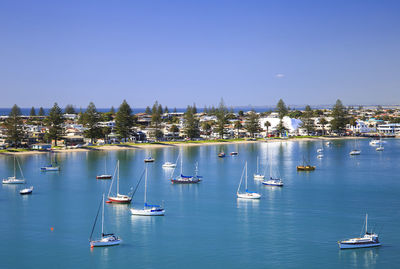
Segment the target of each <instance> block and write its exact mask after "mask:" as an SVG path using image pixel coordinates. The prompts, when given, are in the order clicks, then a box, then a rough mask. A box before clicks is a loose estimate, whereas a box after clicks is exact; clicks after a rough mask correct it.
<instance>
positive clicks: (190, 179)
mask: <svg viewBox="0 0 400 269" xmlns="http://www.w3.org/2000/svg"><path fill="white" fill-rule="evenodd" d="M178 158H179V156H178ZM174 172H175V169H174V170H173V171H172V173H171V177H173V175H174ZM202 178H203V177H202V176H199V175H198V163H196V167H195V170H194V175H193V176H185V175H183V157H182V156H181V173H180V175H179V176H177V177H175V178H171V179H170V181H171V182H172V184H195V183H199V182H200V181H201V180H202Z"/></svg>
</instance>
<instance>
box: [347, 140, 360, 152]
mask: <svg viewBox="0 0 400 269" xmlns="http://www.w3.org/2000/svg"><path fill="white" fill-rule="evenodd" d="M357 148H358V147H357V141H356V140H354V149H353V150H352V151H350V153H349V154H350V155H360V154H361V150H359V149H357Z"/></svg>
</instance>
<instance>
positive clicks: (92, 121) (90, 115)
mask: <svg viewBox="0 0 400 269" xmlns="http://www.w3.org/2000/svg"><path fill="white" fill-rule="evenodd" d="M99 121H100V115H99V113H98V112H97V109H96V106H95V105H94V103H93V102H90V104H89V106H88V107H87V109H86V111H85V113H83V115H82V123H83V125H84V126H85V127H86V128H87V129H86V130H85V136H86V137H88V138H90V142H91V143H92V144H93V143H94V140H95V139H96V138H99V137H101V136H102V133H101V129H100V127H99V126H98V123H99Z"/></svg>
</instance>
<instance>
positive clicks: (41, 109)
mask: <svg viewBox="0 0 400 269" xmlns="http://www.w3.org/2000/svg"><path fill="white" fill-rule="evenodd" d="M44 115H45V113H44V109H43V107H40V108H39V113H38V116H40V117H43V116H44Z"/></svg>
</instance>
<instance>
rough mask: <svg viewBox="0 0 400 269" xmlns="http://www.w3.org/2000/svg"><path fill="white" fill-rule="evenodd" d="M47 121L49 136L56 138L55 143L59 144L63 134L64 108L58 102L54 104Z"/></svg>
mask: <svg viewBox="0 0 400 269" xmlns="http://www.w3.org/2000/svg"><path fill="white" fill-rule="evenodd" d="M46 123H47V126H48V127H49V133H48V138H49V139H54V145H55V146H57V140H58V139H59V138H60V137H61V136H62V131H63V129H62V124H63V123H64V118H63V115H62V110H61V108H60V107H59V106H58V104H57V103H54V106H53V107H52V108H51V109H50V112H49V116H48V117H47V119H46Z"/></svg>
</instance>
